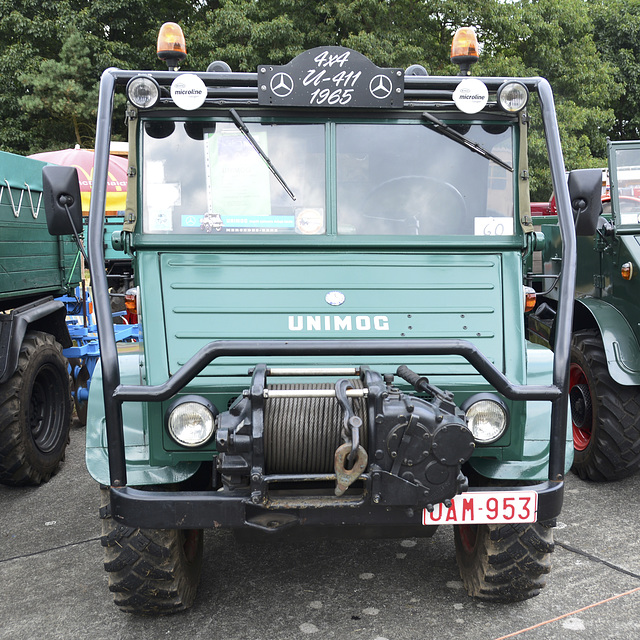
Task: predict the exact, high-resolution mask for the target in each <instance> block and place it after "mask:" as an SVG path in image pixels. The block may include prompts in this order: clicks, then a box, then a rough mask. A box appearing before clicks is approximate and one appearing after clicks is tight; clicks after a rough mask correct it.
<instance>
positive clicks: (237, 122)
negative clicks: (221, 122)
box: [229, 109, 296, 200]
mask: <svg viewBox="0 0 640 640" xmlns="http://www.w3.org/2000/svg"><path fill="white" fill-rule="evenodd" d="M229 115H230V116H231V119H232V120H233V123H234V124H235V125H236V127H238V129H239V130H240V132H241V133H242V135H244V137H245V138H246V139H247V142H248V143H249V144H250V145H251V146H252V147H253V148H254V149H255V150H256V152H257V153H258V155H259V156H260V157H261V158H262V159H263V160H264V162H265V164H266V165H267V167H269V171H271V173H272V174H273V175H274V177H275V179H276V180H277V181H278V182H279V183H280V184H281V185H282V188H283V189H284V190H285V191H286V192H287V193H288V194H289V197H290V198H291V199H292V200H295V199H296V197H295V196H294V195H293V191H291V189H289V186H288V185H287V183H286V182H285V181H284V178H283V177H282V176H281V175H280V174H279V173H278V170H277V169H276V168H275V167H274V166H273V163H272V162H271V160H269V156H267V154H266V153H265V152H264V151H263V150H262V147H261V146H260V145H259V144H258V141H257V140H256V139H255V138H254V137H253V136H252V135H251V132H250V131H249V128H248V127H247V125H246V124H245V123H244V122H243V121H242V118H241V117H240V114H239V113H238V112H237V111H236V110H235V109H229Z"/></svg>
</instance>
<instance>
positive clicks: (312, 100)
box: [258, 47, 404, 108]
mask: <svg viewBox="0 0 640 640" xmlns="http://www.w3.org/2000/svg"><path fill="white" fill-rule="evenodd" d="M258 102H259V104H261V105H281V106H293V107H359V108H370V107H383V108H389V107H402V105H403V103H404V72H403V71H402V69H382V68H380V67H377V66H376V65H375V64H373V62H371V60H369V59H368V58H366V57H365V56H363V55H362V54H361V53H358V52H357V51H354V50H353V49H347V48H345V47H317V48H315V49H309V51H305V52H304V53H301V54H300V55H299V56H296V57H295V58H294V59H293V60H292V61H291V62H290V63H289V64H285V65H279V66H272V65H260V66H259V67H258Z"/></svg>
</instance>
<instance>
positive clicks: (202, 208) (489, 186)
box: [142, 118, 514, 236]
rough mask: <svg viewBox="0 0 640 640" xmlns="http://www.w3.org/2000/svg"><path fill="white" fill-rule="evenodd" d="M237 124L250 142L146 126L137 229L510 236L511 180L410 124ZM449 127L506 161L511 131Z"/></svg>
mask: <svg viewBox="0 0 640 640" xmlns="http://www.w3.org/2000/svg"><path fill="white" fill-rule="evenodd" d="M244 120H245V121H246V120H247V118H245V119H244ZM242 124H245V122H243V123H242ZM246 127H247V129H248V131H249V132H250V137H251V138H252V139H253V141H254V142H255V144H253V145H252V144H251V143H250V140H248V139H247V136H246V135H243V132H242V131H241V130H240V128H239V127H238V126H236V124H234V123H233V122H211V121H192V122H183V121H160V120H148V121H146V122H145V123H144V127H143V136H142V149H143V153H142V157H143V158H144V161H143V163H142V193H143V195H142V198H143V218H144V227H143V228H144V231H145V232H147V233H174V234H175V233H181V234H190V233H191V234H204V233H207V234H212V235H215V236H219V235H224V234H229V233H232V234H274V233H288V234H302V235H322V234H325V235H327V234H331V235H334V234H337V235H394V236H402V235H511V234H513V233H514V225H513V210H514V207H513V202H514V179H513V174H512V173H511V172H510V171H507V170H506V169H505V168H503V167H501V166H500V165H498V164H496V163H495V162H494V161H492V160H490V159H487V158H485V157H482V156H480V155H478V154H476V153H473V152H471V151H470V150H469V149H468V148H465V147H464V146H462V145H460V144H459V143H457V142H455V141H453V140H451V139H449V138H447V137H445V136H443V135H441V134H439V133H438V132H436V131H434V130H433V129H431V128H429V127H427V126H425V125H424V124H422V123H421V122H419V121H417V122H416V121H412V122H406V121H405V122H388V121H387V122H360V123H355V122H349V123H341V122H335V123H329V122H326V123H300V124H288V123H287V124H280V123H258V122H246ZM458 130H459V131H460V132H461V133H464V135H465V136H466V137H467V138H468V139H470V140H473V141H474V142H475V143H477V144H479V145H481V146H482V147H483V148H484V149H486V150H487V151H489V152H491V153H493V154H494V155H495V156H497V157H498V158H500V159H501V160H504V161H506V162H507V163H509V164H512V163H513V140H512V135H513V134H512V129H511V127H510V126H508V125H501V124H500V125H498V124H492V125H487V124H485V125H480V124H473V125H468V124H465V125H464V127H458ZM256 147H259V149H260V151H261V152H262V154H263V155H264V156H265V157H266V158H267V159H268V161H269V163H270V164H271V165H272V167H271V168H270V167H269V166H268V164H267V162H266V161H265V159H263V157H261V154H260V152H259V151H258V150H257V149H256ZM274 170H275V171H274ZM278 175H279V176H281V178H282V180H281V181H279V180H278V179H277V176H278ZM283 183H284V184H283ZM287 189H288V190H289V191H290V192H291V193H288V192H287ZM292 195H293V197H292Z"/></svg>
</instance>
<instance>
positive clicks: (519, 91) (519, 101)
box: [497, 81, 529, 113]
mask: <svg viewBox="0 0 640 640" xmlns="http://www.w3.org/2000/svg"><path fill="white" fill-rule="evenodd" d="M497 97H498V104H499V105H500V108H501V109H503V110H504V111H507V112H508V113H517V112H518V111H522V110H523V109H524V108H525V107H526V106H527V102H528V101H529V90H528V89H527V87H525V86H524V85H523V84H522V82H513V81H509V82H505V83H504V84H503V85H502V86H501V87H500V88H499V89H498V95H497Z"/></svg>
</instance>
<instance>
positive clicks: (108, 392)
mask: <svg viewBox="0 0 640 640" xmlns="http://www.w3.org/2000/svg"><path fill="white" fill-rule="evenodd" d="M179 73H180V72H173V71H161V72H155V71H154V72H140V71H124V70H120V69H115V68H109V69H107V70H106V71H104V73H103V74H102V78H101V81H100V97H99V103H98V117H97V129H96V144H95V148H96V156H95V165H94V182H93V193H92V197H91V208H90V214H89V232H88V236H89V241H88V244H89V254H90V256H91V258H92V260H91V263H92V264H93V265H101V264H103V263H104V245H103V233H104V215H103V212H104V210H105V205H106V183H107V173H108V162H109V142H110V138H111V121H112V112H113V99H114V94H115V90H116V88H117V87H118V86H124V85H126V83H127V82H128V81H129V80H130V79H131V78H133V77H135V76H137V75H141V74H144V75H152V77H153V78H154V79H155V80H156V81H157V82H158V83H159V85H160V87H161V91H162V92H163V97H161V100H167V99H168V98H166V97H165V96H168V94H169V92H168V86H169V85H170V84H171V82H172V81H173V80H174V79H175V78H176V77H177V76H178V75H179ZM197 75H198V76H199V77H200V78H201V79H202V81H203V82H204V83H205V85H206V86H207V100H206V102H210V103H213V104H216V105H221V104H223V105H224V104H229V105H231V104H240V103H243V104H247V105H251V106H256V105H257V104H258V87H257V74H256V73H230V72H222V73H220V72H216V73H210V72H203V73H197ZM478 79H479V80H481V81H482V82H484V83H485V85H486V86H487V87H488V89H489V91H492V92H494V93H495V91H497V89H498V88H499V87H500V86H501V85H502V84H503V83H504V82H506V81H507V80H517V81H519V82H521V83H522V84H524V85H525V86H526V87H527V88H528V89H529V92H530V93H531V92H536V93H537V95H538V98H539V103H540V107H541V111H542V121H543V126H544V134H545V139H546V143H547V150H548V157H549V165H550V168H551V178H552V183H553V189H554V192H555V194H556V202H557V208H558V222H559V226H560V232H561V235H562V241H563V251H564V259H563V270H562V273H561V274H560V276H559V282H558V285H559V302H558V310H557V319H556V327H557V331H556V337H555V344H554V361H553V381H552V384H550V385H548V386H538V385H514V384H513V383H511V382H510V381H509V380H508V379H507V378H506V377H505V376H504V375H503V374H502V373H501V372H500V371H499V370H497V369H496V368H495V367H494V366H493V364H492V363H491V362H489V361H488V360H487V358H486V357H485V356H484V355H483V354H482V353H480V352H479V351H478V349H477V348H476V347H475V346H474V345H473V344H472V343H470V342H468V341H465V340H422V339H421V340H410V339H407V340H397V339H394V340H388V341H381V340H375V339H374V340H349V341H345V340H295V341H288V340H273V341H216V342H212V343H210V344H209V345H207V346H205V347H204V348H202V349H201V350H200V351H199V352H198V353H196V354H195V355H194V356H193V357H192V358H191V359H190V360H189V361H188V362H187V363H185V364H184V365H183V367H182V368H181V369H180V370H179V371H178V372H177V373H176V374H175V375H174V376H173V377H172V378H171V379H170V380H168V381H167V382H165V383H163V384H161V385H156V386H133V385H122V384H121V382H120V369H119V363H118V354H117V349H116V341H115V337H114V333H113V329H112V317H111V308H110V305H109V296H108V291H109V287H108V283H107V277H106V272H105V271H104V269H100V268H94V269H93V270H92V272H91V280H92V288H93V294H94V304H95V311H96V320H97V324H98V329H99V342H100V353H101V358H102V376H103V394H104V405H105V419H106V430H107V443H108V454H109V472H110V480H111V487H112V497H113V495H114V490H117V489H118V488H124V487H126V485H127V477H126V462H125V446H124V436H123V422H122V403H123V402H125V401H134V400H135V401H161V400H163V399H166V398H168V397H170V396H171V395H173V394H174V393H175V392H176V391H179V390H180V389H181V388H182V387H183V386H185V385H186V384H187V383H188V382H189V381H190V380H192V379H193V378H194V377H195V376H196V375H197V374H198V373H199V372H200V371H202V369H203V368H204V367H205V366H206V365H207V364H209V363H210V362H212V361H213V360H214V359H216V358H217V357H219V356H222V355H225V356H242V355H244V356H246V355H252V356H256V358H261V357H262V356H274V355H283V354H284V355H301V354H308V353H313V354H316V355H337V354H340V355H352V356H364V355H372V354H378V355H380V354H383V355H401V354H406V353H412V354H414V355H415V354H420V355H432V354H458V355H461V356H462V357H464V358H465V359H466V360H467V361H468V362H469V363H470V364H471V365H472V366H473V367H474V368H476V370H477V371H478V372H479V373H480V374H482V375H483V376H484V377H485V378H486V379H487V381H488V382H490V383H491V384H493V385H494V386H495V388H496V389H497V390H498V391H499V392H500V393H502V394H504V395H505V396H506V397H508V398H511V399H518V400H548V401H550V402H551V403H552V410H551V433H550V449H549V474H548V479H549V480H548V483H547V484H546V485H545V486H546V487H547V489H549V487H550V486H553V490H554V491H553V492H554V493H556V494H558V495H559V496H561V495H562V482H563V479H564V464H565V444H566V428H567V412H568V399H567V394H566V393H565V391H566V387H567V384H568V373H569V351H570V337H571V326H572V321H573V298H574V290H575V277H576V260H575V255H576V240H575V230H574V226H573V217H572V213H571V205H570V199H569V193H568V188H567V182H566V178H565V169H564V162H563V158H562V150H561V144H560V136H559V131H558V124H557V119H556V114H555V107H554V100H553V93H552V90H551V87H550V85H549V83H548V81H547V80H545V79H544V78H540V77H534V78H484V77H481V78H478ZM404 82H405V93H404V99H405V102H404V104H405V107H408V108H416V107H419V108H429V109H432V110H437V109H443V108H450V107H451V105H452V104H453V103H452V94H453V91H454V90H455V88H456V86H457V85H458V83H459V82H460V78H459V77H455V76H452V77H441V76H438V77H437V76H406V77H405V79H404ZM274 108H278V107H274ZM486 108H487V109H495V110H497V109H498V107H497V106H496V105H495V104H491V103H490V104H489V105H488V106H487V107H486ZM123 491H124V493H123V492H122V491H121V492H119V493H122V499H123V500H124V499H125V495H126V494H128V493H129V492H130V491H132V490H131V489H123ZM171 495H172V496H173V494H171ZM172 499H174V500H175V496H173V498H172ZM560 500H561V497H560ZM558 511H559V509H558ZM165 525H166V523H165Z"/></svg>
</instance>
